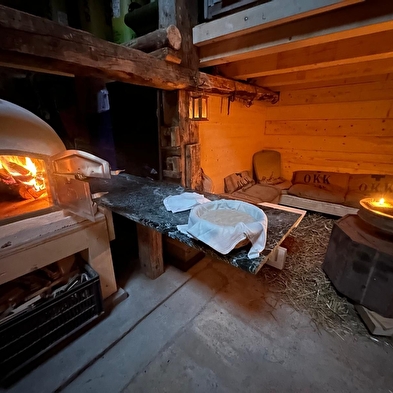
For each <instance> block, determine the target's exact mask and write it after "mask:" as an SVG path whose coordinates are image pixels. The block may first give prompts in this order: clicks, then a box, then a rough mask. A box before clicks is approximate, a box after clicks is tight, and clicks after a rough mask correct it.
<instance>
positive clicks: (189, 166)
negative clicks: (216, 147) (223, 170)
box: [185, 143, 202, 190]
mask: <svg viewBox="0 0 393 393" xmlns="http://www.w3.org/2000/svg"><path fill="white" fill-rule="evenodd" d="M185 148H186V165H185V172H186V173H185V183H186V187H188V188H191V189H193V190H199V189H200V188H201V183H202V176H201V167H200V162H201V145H200V144H199V143H194V144H192V145H186V146H185Z"/></svg>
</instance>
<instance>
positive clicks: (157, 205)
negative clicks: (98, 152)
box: [89, 173, 301, 274]
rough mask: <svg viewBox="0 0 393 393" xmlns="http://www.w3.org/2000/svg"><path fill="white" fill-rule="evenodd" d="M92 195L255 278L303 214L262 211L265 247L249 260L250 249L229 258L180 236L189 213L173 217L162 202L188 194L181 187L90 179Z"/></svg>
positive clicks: (130, 178)
mask: <svg viewBox="0 0 393 393" xmlns="http://www.w3.org/2000/svg"><path fill="white" fill-rule="evenodd" d="M89 182H90V187H91V190H92V192H93V193H95V192H105V191H108V194H106V195H104V196H103V197H101V198H100V199H99V200H98V201H97V202H98V204H100V205H102V206H105V207H107V208H109V209H110V210H112V211H113V212H114V213H117V214H120V215H122V216H124V217H127V218H129V219H130V220H132V221H135V222H137V223H139V224H142V225H146V226H148V227H151V228H154V229H155V230H157V231H158V232H160V233H162V234H164V235H167V236H169V237H171V238H172V239H176V240H179V241H180V242H182V243H184V244H187V245H188V246H190V247H193V248H195V249H198V250H201V251H203V252H204V253H206V254H207V255H209V256H212V257H214V258H216V259H219V260H221V261H224V262H227V263H230V264H231V265H233V266H235V267H238V268H240V269H242V270H245V271H247V272H249V273H253V274H256V273H257V272H258V270H259V269H260V268H261V267H262V266H263V264H264V263H265V262H266V260H267V257H268V256H269V254H270V253H271V252H272V250H273V249H274V248H275V247H276V246H277V245H279V244H280V243H281V241H282V240H283V238H284V237H285V235H287V233H288V232H289V231H290V230H291V229H292V228H293V226H294V225H295V224H296V222H297V221H298V220H299V218H300V217H301V214H300V213H293V212H288V211H285V210H279V209H274V208H270V207H265V206H264V207H262V208H261V207H259V206H258V207H259V208H261V209H262V210H263V211H264V212H265V214H266V216H267V218H268V230H267V241H266V247H265V249H264V250H263V251H262V253H261V255H260V256H259V257H258V258H254V259H249V258H248V257H247V253H248V251H249V248H250V245H248V246H245V247H242V248H238V249H234V250H232V251H231V252H230V253H229V254H226V255H223V254H220V253H218V252H216V251H215V250H213V249H212V248H210V247H209V246H207V245H205V244H204V243H202V242H200V241H198V240H194V239H191V238H189V237H188V236H186V235H184V234H182V233H181V232H179V231H178V230H177V228H176V226H177V225H180V224H187V222H188V215H189V211H186V212H180V213H171V212H168V211H167V210H166V209H165V206H164V204H163V200H164V199H165V198H166V197H167V196H169V195H178V194H181V193H182V192H184V191H189V190H186V189H184V188H183V187H181V186H178V185H174V184H170V183H164V182H158V181H154V180H150V179H145V178H141V177H137V176H132V175H128V174H124V173H122V174H120V175H118V176H114V177H112V179H109V180H103V179H90V181H89ZM204 195H205V197H206V198H208V199H210V200H212V201H213V200H218V199H222V198H221V197H220V196H219V195H215V194H208V193H205V194H204Z"/></svg>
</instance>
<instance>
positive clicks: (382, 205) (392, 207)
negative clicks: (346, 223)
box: [360, 198, 393, 215]
mask: <svg viewBox="0 0 393 393" xmlns="http://www.w3.org/2000/svg"><path fill="white" fill-rule="evenodd" d="M362 202H363V203H362ZM360 203H361V204H362V205H363V206H364V205H366V206H367V208H368V209H370V210H373V211H376V212H381V213H384V214H388V215H393V201H387V200H386V199H385V198H380V199H374V198H365V199H362V200H361V201H360Z"/></svg>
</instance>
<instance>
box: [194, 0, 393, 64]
mask: <svg viewBox="0 0 393 393" xmlns="http://www.w3.org/2000/svg"><path fill="white" fill-rule="evenodd" d="M392 29H393V2H390V1H385V0H374V1H372V2H369V1H367V2H365V3H362V4H358V5H355V6H353V7H351V8H350V9H349V8H348V9H340V10H335V11H331V12H329V13H328V14H322V15H315V16H312V17H310V18H307V19H306V20H300V21H294V22H291V23H287V24H285V25H284V26H276V27H272V28H269V29H266V30H263V31H258V32H254V33H250V34H244V35H243V36H241V37H235V38H232V39H227V40H225V41H222V42H217V43H212V44H209V45H206V46H203V47H200V48H199V57H200V67H208V66H215V65H220V64H226V63H230V62H233V61H239V60H243V59H250V58H253V57H258V56H264V55H268V54H273V53H279V52H281V51H285V50H293V49H299V48H305V47H308V46H311V45H317V44H322V43H328V42H333V41H336V40H342V39H347V38H352V37H359V36H363V35H367V34H372V33H377V32H382V31H386V30H392Z"/></svg>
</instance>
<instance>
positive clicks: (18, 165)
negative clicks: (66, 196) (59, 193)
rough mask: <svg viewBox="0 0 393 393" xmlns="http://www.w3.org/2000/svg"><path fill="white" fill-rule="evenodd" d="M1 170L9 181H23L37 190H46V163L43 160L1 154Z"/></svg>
mask: <svg viewBox="0 0 393 393" xmlns="http://www.w3.org/2000/svg"><path fill="white" fill-rule="evenodd" d="M0 171H1V172H2V174H3V175H5V176H7V177H8V179H7V183H9V182H11V181H13V183H22V184H24V185H26V186H29V187H32V188H33V189H34V190H35V191H42V190H45V188H46V185H45V179H44V173H45V165H44V162H43V161H42V160H39V159H36V158H33V159H31V158H30V157H20V156H0Z"/></svg>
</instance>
